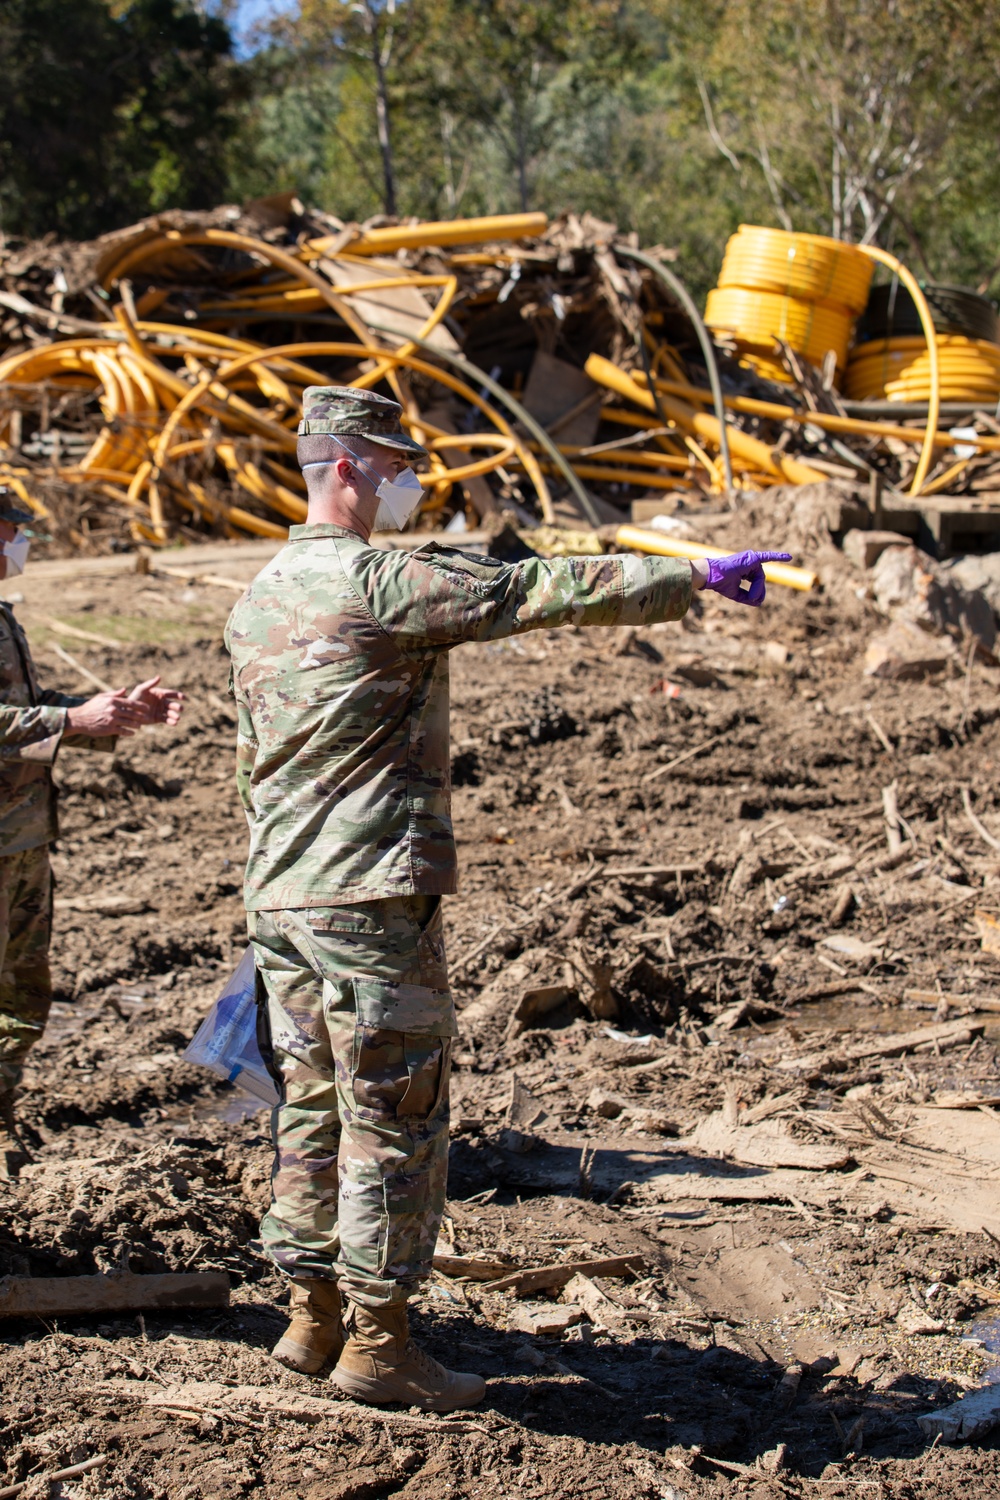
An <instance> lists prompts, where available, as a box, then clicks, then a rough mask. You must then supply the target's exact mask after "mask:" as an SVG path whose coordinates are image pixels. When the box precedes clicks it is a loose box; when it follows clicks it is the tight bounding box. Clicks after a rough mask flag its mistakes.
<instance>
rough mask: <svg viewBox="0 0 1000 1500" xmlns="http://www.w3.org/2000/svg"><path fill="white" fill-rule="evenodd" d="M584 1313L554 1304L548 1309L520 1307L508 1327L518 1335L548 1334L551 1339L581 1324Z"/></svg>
mask: <svg viewBox="0 0 1000 1500" xmlns="http://www.w3.org/2000/svg"><path fill="white" fill-rule="evenodd" d="M582 1317H583V1313H582V1311H581V1309H580V1308H579V1307H572V1306H565V1305H563V1304H561V1303H558V1302H554V1303H552V1304H551V1305H550V1306H547V1307H518V1308H515V1309H514V1311H513V1312H512V1313H511V1315H510V1317H509V1319H508V1324H507V1326H508V1327H509V1328H512V1329H514V1330H515V1331H516V1332H517V1333H530V1334H536V1335H537V1334H547V1335H549V1336H550V1337H551V1336H552V1335H555V1336H556V1337H558V1336H559V1335H560V1334H563V1333H565V1332H566V1330H567V1329H568V1328H572V1327H573V1326H574V1325H575V1324H576V1323H579V1322H580V1319H581V1318H582Z"/></svg>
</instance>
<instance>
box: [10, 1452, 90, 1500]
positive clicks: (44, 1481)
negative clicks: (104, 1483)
mask: <svg viewBox="0 0 1000 1500" xmlns="http://www.w3.org/2000/svg"><path fill="white" fill-rule="evenodd" d="M111 1457H112V1455H111V1454H110V1453H98V1454H97V1455H96V1456H95V1457H94V1458H85V1459H84V1460H83V1462H82V1463H79V1464H70V1466H69V1468H68V1469H55V1470H53V1471H52V1472H51V1473H49V1474H32V1475H31V1478H30V1479H22V1480H21V1482H20V1484H7V1485H4V1487H3V1489H0V1500H14V1496H15V1495H19V1494H20V1493H21V1491H22V1490H26V1489H27V1488H28V1485H29V1484H30V1485H32V1486H33V1487H34V1486H36V1485H50V1484H58V1483H59V1482H60V1481H61V1480H63V1479H79V1478H80V1477H81V1475H83V1474H90V1473H92V1472H93V1470H94V1469H103V1468H104V1466H105V1465H106V1464H109V1463H110V1462H111Z"/></svg>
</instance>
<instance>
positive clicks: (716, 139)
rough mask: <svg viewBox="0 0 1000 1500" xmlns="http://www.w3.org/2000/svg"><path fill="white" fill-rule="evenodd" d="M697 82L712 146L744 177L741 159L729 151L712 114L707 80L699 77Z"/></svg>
mask: <svg viewBox="0 0 1000 1500" xmlns="http://www.w3.org/2000/svg"><path fill="white" fill-rule="evenodd" d="M695 82H696V84H697V85H698V94H699V96H700V98H701V107H702V109H703V110H704V111H705V124H706V125H707V126H708V133H709V136H710V137H711V140H712V144H713V146H715V148H716V150H717V151H719V152H721V154H722V155H723V156H724V157H725V158H726V160H727V161H728V162H729V164H730V166H731V167H732V168H733V171H734V172H736V173H738V175H739V176H740V177H742V176H743V165H742V163H741V161H740V159H739V157H738V156H737V155H736V154H735V153H734V152H733V151H731V150H730V149H729V147H728V146H727V145H726V143H725V141H724V140H723V139H722V136H721V135H720V134H719V128H718V126H717V125H716V123H715V116H714V114H713V113H712V101H711V99H710V98H709V95H708V89H707V88H706V87H705V80H704V79H703V78H702V77H700V76H699V77H698V78H696V79H695Z"/></svg>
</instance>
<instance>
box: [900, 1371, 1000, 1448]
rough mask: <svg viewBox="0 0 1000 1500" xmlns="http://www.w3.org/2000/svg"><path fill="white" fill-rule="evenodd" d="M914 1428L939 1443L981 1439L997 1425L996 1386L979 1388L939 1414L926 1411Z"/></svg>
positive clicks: (998, 1398) (999, 1405) (998, 1388)
mask: <svg viewBox="0 0 1000 1500" xmlns="http://www.w3.org/2000/svg"><path fill="white" fill-rule="evenodd" d="M917 1425H918V1426H919V1428H920V1430H921V1432H922V1433H923V1434H924V1436H925V1437H927V1438H932V1439H934V1438H937V1439H940V1441H941V1442H942V1443H968V1442H971V1441H972V1439H973V1438H980V1437H985V1436H986V1434H987V1433H989V1432H992V1431H993V1430H994V1428H995V1427H997V1426H1000V1385H987V1386H983V1387H982V1388H981V1389H980V1390H976V1391H970V1392H969V1394H968V1395H967V1396H963V1397H962V1398H961V1400H959V1401H956V1402H955V1403H954V1405H952V1406H946V1407H945V1408H944V1410H943V1411H929V1412H926V1413H925V1414H924V1415H923V1416H922V1417H918V1418H917Z"/></svg>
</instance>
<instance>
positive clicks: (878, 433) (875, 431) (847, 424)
mask: <svg viewBox="0 0 1000 1500" xmlns="http://www.w3.org/2000/svg"><path fill="white" fill-rule="evenodd" d="M917 343H918V344H919V346H920V348H921V349H924V341H923V339H918V340H917ZM998 350H1000V346H998ZM849 368H850V366H848V369H849ZM632 379H633V380H634V381H636V383H637V384H639V385H645V383H646V376H645V373H644V372H643V371H641V370H636V371H634V373H633V375H632ZM656 384H657V388H658V389H660V390H662V391H666V392H667V394H668V395H674V396H680V397H681V398H682V399H683V400H684V401H698V402H700V403H702V404H703V405H708V404H709V403H710V402H711V400H712V393H711V391H706V390H702V389H701V388H700V387H698V386H693V385H688V384H687V383H686V382H680V381H670V380H658V381H657V382H656ZM724 404H725V406H726V407H727V409H728V410H729V411H739V412H745V413H746V415H747V416H751V417H768V418H770V419H772V420H773V421H776V422H800V423H802V424H803V425H805V424H806V423H808V424H809V426H811V427H819V428H821V429H822V431H824V432H846V433H853V434H855V435H857V436H859V437H890V438H898V439H899V441H900V442H902V443H922V442H923V440H924V429H923V428H922V427H902V426H899V425H898V424H897V423H895V422H877V421H874V420H871V419H870V418H868V417H839V416H837V415H835V413H833V412H825V411H807V410H804V409H802V408H800V407H795V406H785V404H784V403H783V402H780V401H758V400H757V398H756V397H755V396H726V397H725V398H724ZM623 415H624V414H623V413H622V412H620V411H618V410H617V408H614V407H606V408H604V409H602V411H601V418H602V420H604V421H611V422H613V421H620V420H621V419H622V417H623ZM629 415H631V414H629ZM627 425H629V426H631V425H633V424H632V422H631V421H630V422H629V423H628V424H627ZM634 425H635V426H639V427H644V426H645V425H646V423H645V421H644V420H643V419H642V418H641V417H636V418H635V419H634ZM958 444H961V445H962V447H965V446H967V445H972V446H973V447H975V448H976V449H977V450H978V451H980V452H982V453H995V452H998V451H1000V437H990V436H985V435H984V434H982V433H978V434H977V435H976V436H975V437H955V436H954V435H953V434H952V433H950V432H948V431H947V430H946V429H944V428H939V429H938V431H937V432H935V433H934V446H935V447H936V448H954V447H956V446H957V445H958Z"/></svg>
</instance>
